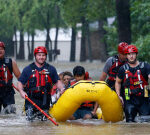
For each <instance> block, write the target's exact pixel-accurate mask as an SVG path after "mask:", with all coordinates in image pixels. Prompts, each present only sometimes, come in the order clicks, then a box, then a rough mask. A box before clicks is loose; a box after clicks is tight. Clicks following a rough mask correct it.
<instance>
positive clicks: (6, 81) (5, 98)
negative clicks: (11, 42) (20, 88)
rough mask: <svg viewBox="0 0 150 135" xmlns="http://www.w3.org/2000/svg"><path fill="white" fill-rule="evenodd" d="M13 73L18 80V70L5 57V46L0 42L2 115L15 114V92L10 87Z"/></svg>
mask: <svg viewBox="0 0 150 135" xmlns="http://www.w3.org/2000/svg"><path fill="white" fill-rule="evenodd" d="M13 73H14V75H15V77H16V78H17V79H18V78H19V76H20V71H19V68H18V66H17V64H16V62H15V61H14V60H12V59H11V58H7V57H5V44H4V43H3V42H0V111H2V113H8V114H9V113H15V112H16V108H15V106H14V104H15V97H14V94H15V91H14V89H13V87H12V81H13ZM2 107H3V108H4V109H3V110H2Z"/></svg>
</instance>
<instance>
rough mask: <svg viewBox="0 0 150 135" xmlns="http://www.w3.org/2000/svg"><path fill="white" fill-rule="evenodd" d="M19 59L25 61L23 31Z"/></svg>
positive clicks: (21, 31)
mask: <svg viewBox="0 0 150 135" xmlns="http://www.w3.org/2000/svg"><path fill="white" fill-rule="evenodd" d="M18 59H20V60H24V34H23V30H22V29H21V30H20V48H19V55H18Z"/></svg>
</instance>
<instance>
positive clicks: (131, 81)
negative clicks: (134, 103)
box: [123, 62, 148, 96]
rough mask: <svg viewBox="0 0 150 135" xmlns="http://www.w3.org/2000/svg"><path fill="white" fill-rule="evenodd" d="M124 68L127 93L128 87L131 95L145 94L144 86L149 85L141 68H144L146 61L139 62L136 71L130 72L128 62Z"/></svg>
mask: <svg viewBox="0 0 150 135" xmlns="http://www.w3.org/2000/svg"><path fill="white" fill-rule="evenodd" d="M123 68H124V70H125V79H124V80H123V82H124V87H125V94H126V95H127V88H128V90H129V91H128V92H129V95H136V96H144V86H146V85H148V82H147V81H146V80H145V78H144V77H143V75H142V73H141V69H142V68H144V62H141V63H140V64H139V66H138V67H137V70H136V72H135V73H131V72H130V67H129V65H128V64H125V65H124V66H123Z"/></svg>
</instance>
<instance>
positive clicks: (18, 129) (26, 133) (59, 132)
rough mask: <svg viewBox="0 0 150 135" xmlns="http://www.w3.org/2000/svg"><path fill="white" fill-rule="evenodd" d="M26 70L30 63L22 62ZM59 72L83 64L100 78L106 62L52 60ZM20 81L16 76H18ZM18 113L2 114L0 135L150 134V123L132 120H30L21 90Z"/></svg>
mask: <svg viewBox="0 0 150 135" xmlns="http://www.w3.org/2000/svg"><path fill="white" fill-rule="evenodd" d="M17 63H18V65H19V68H20V69H21V70H22V69H23V67H24V66H26V65H28V64H29V63H30V62H18V61H17ZM51 64H52V65H54V66H55V67H56V68H57V70H58V72H62V71H66V70H67V71H72V68H73V67H74V66H76V65H82V66H84V67H85V69H86V70H87V71H89V73H90V76H91V77H92V78H93V79H95V80H98V78H99V76H100V73H101V71H102V68H103V66H104V64H103V63H100V62H93V63H62V62H61V63H51ZM14 83H15V84H16V79H14ZM15 99H16V108H17V113H16V114H11V115H2V114H1V115H0V135H149V134H150V124H149V123H130V124H127V123H125V122H124V121H122V122H118V123H105V122H104V121H103V120H74V121H69V120H68V121H66V122H59V126H55V125H54V124H53V123H51V121H44V122H42V121H38V120H37V121H34V122H28V121H26V119H25V115H24V113H23V105H24V100H23V99H22V98H21V97H20V95H19V93H17V92H16V94H15Z"/></svg>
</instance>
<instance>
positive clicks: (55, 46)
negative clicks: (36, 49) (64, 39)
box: [54, 6, 60, 60]
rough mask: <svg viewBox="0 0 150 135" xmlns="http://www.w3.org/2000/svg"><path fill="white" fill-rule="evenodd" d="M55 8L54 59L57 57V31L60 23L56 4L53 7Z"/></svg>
mask: <svg viewBox="0 0 150 135" xmlns="http://www.w3.org/2000/svg"><path fill="white" fill-rule="evenodd" d="M55 10H56V36H55V43H54V60H56V58H57V55H58V54H57V43H58V42H57V40H58V32H59V25H60V9H59V7H58V6H56V7H55Z"/></svg>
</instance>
